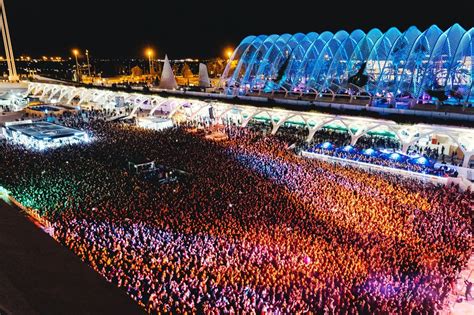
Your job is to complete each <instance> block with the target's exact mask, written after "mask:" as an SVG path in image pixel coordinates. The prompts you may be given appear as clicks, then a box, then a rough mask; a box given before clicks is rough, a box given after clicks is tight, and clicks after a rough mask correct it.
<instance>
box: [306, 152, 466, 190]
mask: <svg viewBox="0 0 474 315" xmlns="http://www.w3.org/2000/svg"><path fill="white" fill-rule="evenodd" d="M301 155H302V156H304V157H307V158H313V159H319V160H323V161H326V162H331V163H339V164H342V165H351V166H356V167H359V168H363V169H367V170H369V171H374V170H377V171H384V172H390V173H394V174H397V175H401V176H406V177H411V178H416V179H418V180H422V181H425V182H428V181H429V182H432V183H434V184H441V185H446V184H449V183H452V182H454V183H457V181H456V178H449V177H439V176H433V175H428V174H422V173H417V172H412V171H407V170H402V169H398V168H393V167H387V166H382V165H376V164H370V163H365V162H359V161H354V160H347V159H342V158H338V157H334V156H329V155H324V154H319V153H313V152H307V151H303V152H302V153H301Z"/></svg>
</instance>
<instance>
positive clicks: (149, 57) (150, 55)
mask: <svg viewBox="0 0 474 315" xmlns="http://www.w3.org/2000/svg"><path fill="white" fill-rule="evenodd" d="M146 55H147V56H148V63H149V67H150V74H151V67H152V64H151V57H153V49H151V48H148V49H147V50H146Z"/></svg>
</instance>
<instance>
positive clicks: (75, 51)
mask: <svg viewBox="0 0 474 315" xmlns="http://www.w3.org/2000/svg"><path fill="white" fill-rule="evenodd" d="M72 53H73V54H74V57H75V58H76V79H77V82H79V81H80V80H79V60H77V56H79V50H77V49H73V50H72Z"/></svg>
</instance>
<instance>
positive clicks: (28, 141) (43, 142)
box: [2, 120, 89, 150]
mask: <svg viewBox="0 0 474 315" xmlns="http://www.w3.org/2000/svg"><path fill="white" fill-rule="evenodd" d="M2 130H3V135H4V136H5V138H6V139H7V140H8V141H11V142H13V143H17V144H22V145H24V146H26V147H27V148H33V149H39V150H42V149H46V148H54V147H59V146H62V145H65V144H75V143H82V142H87V141H89V137H88V135H87V134H86V133H85V132H84V131H80V130H77V129H73V128H68V127H64V126H61V125H56V124H51V123H47V122H33V121H31V120H26V121H18V122H6V123H5V127H3V128H2Z"/></svg>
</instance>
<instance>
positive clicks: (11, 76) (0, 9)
mask: <svg viewBox="0 0 474 315" xmlns="http://www.w3.org/2000/svg"><path fill="white" fill-rule="evenodd" d="M0 28H1V29H2V37H3V46H4V47H5V57H6V60H7V65H8V80H9V81H12V82H17V81H18V74H17V72H16V65H15V56H14V55H13V47H12V42H11V39H10V30H9V29H8V20H7V13H6V11H5V3H4V2H3V0H0Z"/></svg>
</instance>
